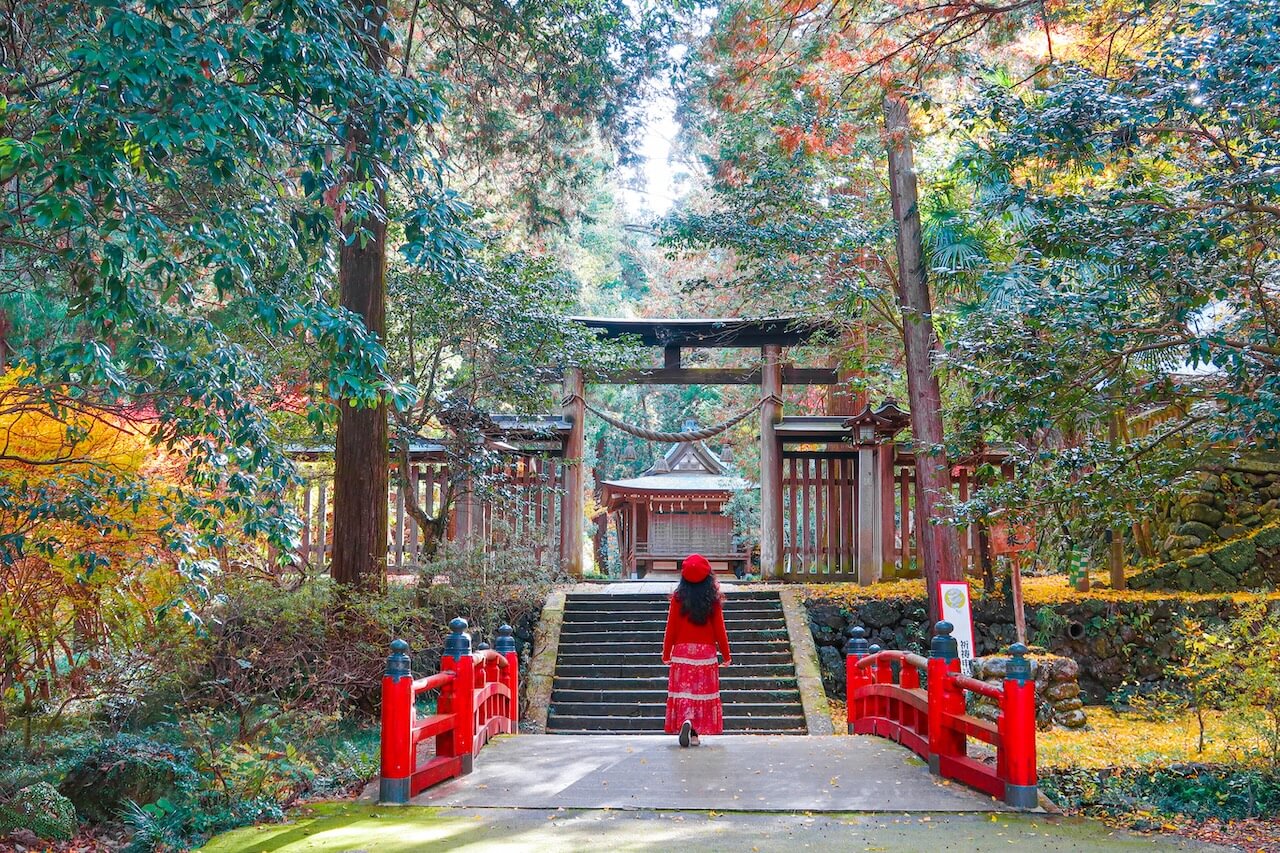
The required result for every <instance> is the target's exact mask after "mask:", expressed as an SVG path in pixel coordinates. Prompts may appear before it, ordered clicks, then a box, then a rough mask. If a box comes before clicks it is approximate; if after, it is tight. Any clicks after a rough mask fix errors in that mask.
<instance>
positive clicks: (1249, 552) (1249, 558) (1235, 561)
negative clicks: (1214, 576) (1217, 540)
mask: <svg viewBox="0 0 1280 853" xmlns="http://www.w3.org/2000/svg"><path fill="white" fill-rule="evenodd" d="M1211 556H1212V558H1213V562H1214V564H1215V565H1217V567H1218V568H1220V569H1222V570H1223V571H1224V572H1227V573H1228V574H1232V575H1237V576H1238V575H1242V574H1244V573H1245V572H1247V571H1248V570H1249V567H1250V566H1252V565H1253V563H1254V560H1255V559H1257V556H1258V553H1257V548H1256V546H1255V545H1254V540H1253V539H1237V540H1236V541H1235V542H1231V543H1229V544H1227V545H1224V546H1222V547H1221V548H1219V549H1217V550H1216V551H1214V552H1213V554H1212V555H1211Z"/></svg>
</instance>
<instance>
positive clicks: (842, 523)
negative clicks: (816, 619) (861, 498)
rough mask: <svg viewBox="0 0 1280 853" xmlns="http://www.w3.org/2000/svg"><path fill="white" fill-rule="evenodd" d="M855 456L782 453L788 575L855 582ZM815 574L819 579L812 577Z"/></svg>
mask: <svg viewBox="0 0 1280 853" xmlns="http://www.w3.org/2000/svg"><path fill="white" fill-rule="evenodd" d="M857 483H858V455H857V453H856V452H850V451H809V452H804V451H785V452H784V453H783V455H782V512H783V518H784V519H785V521H784V523H783V527H782V570H783V574H784V575H785V576H787V577H796V578H797V579H799V578H798V577H797V576H800V575H813V576H815V577H814V579H815V580H818V579H821V580H857V549H858V543H857V529H858V528H857V524H858V515H859V509H860V508H859V506H858V490H857ZM817 576H820V577H817Z"/></svg>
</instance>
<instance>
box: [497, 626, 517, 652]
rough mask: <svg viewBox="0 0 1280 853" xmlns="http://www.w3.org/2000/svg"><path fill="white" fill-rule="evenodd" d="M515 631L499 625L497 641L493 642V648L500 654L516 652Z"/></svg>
mask: <svg viewBox="0 0 1280 853" xmlns="http://www.w3.org/2000/svg"><path fill="white" fill-rule="evenodd" d="M515 633H516V632H515V629H513V628H512V627H511V626H510V625H501V626H499V627H498V639H496V640H494V642H493V647H494V649H495V650H496V651H498V652H499V653H501V654H504V655H505V654H507V653H509V652H514V651H515V650H516V637H515Z"/></svg>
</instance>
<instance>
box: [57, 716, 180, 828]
mask: <svg viewBox="0 0 1280 853" xmlns="http://www.w3.org/2000/svg"><path fill="white" fill-rule="evenodd" d="M194 763H195V757H194V755H193V754H192V753H190V752H189V751H187V750H185V749H182V748H179V747H173V746H170V745H169V744H165V743H161V742H159V741H155V740H150V739H148V738H144V737H139V736H137V735H131V734H121V735H116V736H115V737H112V738H109V739H107V740H104V741H101V742H99V743H97V744H94V745H92V746H90V747H87V748H85V749H84V750H82V751H81V753H80V755H79V757H78V759H77V760H76V761H75V763H74V764H73V765H72V766H71V769H70V770H69V771H68V772H67V774H66V776H65V777H64V778H63V780H62V783H61V784H60V785H59V786H58V787H59V790H60V791H61V792H62V794H63V795H64V796H66V797H67V798H68V799H69V800H70V801H71V802H72V803H73V804H74V805H75V808H76V812H78V813H79V815H80V817H81V818H83V819H84V820H86V821H90V822H93V823H103V822H107V821H112V820H115V819H117V818H118V817H119V816H120V812H121V810H122V809H124V807H125V805H126V803H128V802H129V801H136V802H143V803H151V802H155V801H156V800H159V799H161V798H162V797H182V796H190V795H191V794H192V793H194V791H195V790H196V789H197V787H198V786H199V783H200V778H199V775H198V774H197V772H196V770H195V767H194Z"/></svg>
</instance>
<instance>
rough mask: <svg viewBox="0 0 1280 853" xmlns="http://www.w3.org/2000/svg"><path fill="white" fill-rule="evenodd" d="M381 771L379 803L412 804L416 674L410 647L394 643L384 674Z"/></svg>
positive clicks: (399, 642) (397, 642)
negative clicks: (414, 685) (411, 785)
mask: <svg viewBox="0 0 1280 853" xmlns="http://www.w3.org/2000/svg"><path fill="white" fill-rule="evenodd" d="M381 754H382V770H381V772H380V773H379V778H378V802H380V803H407V802H409V784H410V779H411V778H412V776H413V758H414V756H413V672H412V670H411V669H410V666H409V644H408V643H406V642H405V641H404V640H392V641H391V654H390V655H389V656H388V657H387V668H386V670H385V671H384V672H383V674H382V743H381Z"/></svg>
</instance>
